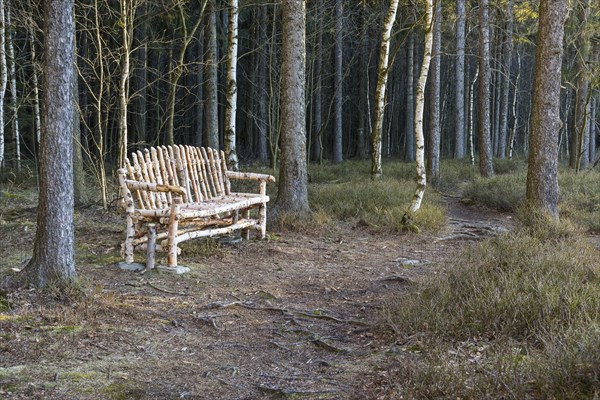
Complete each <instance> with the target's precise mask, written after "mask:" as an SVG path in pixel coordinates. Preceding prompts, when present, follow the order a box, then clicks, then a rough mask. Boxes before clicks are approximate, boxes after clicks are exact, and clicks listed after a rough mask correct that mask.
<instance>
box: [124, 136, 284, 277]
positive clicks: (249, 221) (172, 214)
mask: <svg viewBox="0 0 600 400" xmlns="http://www.w3.org/2000/svg"><path fill="white" fill-rule="evenodd" d="M118 176H119V185H120V187H121V192H122V194H123V201H124V206H125V212H126V216H127V228H126V238H125V241H124V243H123V245H122V256H123V257H124V259H125V262H124V263H121V267H125V268H126V267H127V266H129V267H131V268H129V269H139V268H143V266H141V265H140V264H134V260H133V254H134V250H140V251H144V250H145V251H146V256H147V264H146V269H150V268H153V267H154V253H155V251H162V252H166V253H167V260H168V262H167V266H166V267H160V268H161V269H165V270H168V271H171V272H176V273H184V272H187V271H189V268H186V267H182V266H179V265H178V264H177V256H178V254H179V253H180V252H181V249H180V248H179V246H178V245H179V243H182V242H185V241H186V240H190V239H195V238H201V237H210V236H217V235H224V234H228V233H231V232H233V231H236V230H241V231H242V236H243V237H245V238H246V239H248V238H249V233H250V230H255V231H257V234H258V236H259V237H260V238H264V237H265V234H266V223H267V202H268V201H269V196H267V194H266V191H267V183H268V182H275V178H274V177H273V176H271V175H264V174H255V173H248V172H233V171H228V170H227V165H226V162H225V157H224V154H223V152H219V151H217V150H214V149H211V148H204V147H192V146H159V147H151V148H147V149H145V150H144V151H143V152H142V151H137V152H134V153H132V154H131V160H130V159H126V160H125V166H124V168H121V169H119V171H118ZM231 180H253V181H257V182H258V193H234V192H232V191H231V184H230V181H231Z"/></svg>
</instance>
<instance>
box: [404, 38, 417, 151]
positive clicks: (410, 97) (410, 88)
mask: <svg viewBox="0 0 600 400" xmlns="http://www.w3.org/2000/svg"><path fill="white" fill-rule="evenodd" d="M407 52H408V54H407V58H406V59H407V61H406V67H407V68H406V69H407V71H406V133H405V148H404V152H405V153H404V160H405V161H414V160H415V91H414V79H415V34H414V33H413V32H410V33H409V34H408V46H407Z"/></svg>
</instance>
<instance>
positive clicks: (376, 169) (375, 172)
mask: <svg viewBox="0 0 600 400" xmlns="http://www.w3.org/2000/svg"><path fill="white" fill-rule="evenodd" d="M397 11H398V0H390V7H389V9H388V12H387V14H386V17H385V22H384V24H383V32H382V36H381V48H380V50H379V68H378V71H377V86H376V88H375V123H374V125H373V132H372V134H371V178H373V179H377V178H379V177H380V176H381V174H382V169H381V137H382V134H383V119H384V116H385V100H386V96H385V91H386V86H387V80H388V75H389V58H390V41H391V36H392V28H393V26H394V21H395V20H396V13H397Z"/></svg>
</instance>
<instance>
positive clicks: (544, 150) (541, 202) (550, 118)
mask: <svg viewBox="0 0 600 400" xmlns="http://www.w3.org/2000/svg"><path fill="white" fill-rule="evenodd" d="M566 16H567V1H566V0H541V1H540V11H539V26H538V33H537V41H536V44H537V50H536V57H535V60H536V61H535V73H534V78H533V93H534V95H533V101H532V109H531V136H530V146H529V164H528V169H527V194H526V198H527V203H528V206H529V207H531V208H532V209H534V210H541V211H543V212H545V213H547V214H548V215H549V216H550V217H552V218H554V219H556V220H558V217H559V216H558V134H559V132H560V78H561V67H562V54H563V32H564V23H565V19H566Z"/></svg>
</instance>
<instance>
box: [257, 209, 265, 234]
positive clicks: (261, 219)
mask: <svg viewBox="0 0 600 400" xmlns="http://www.w3.org/2000/svg"><path fill="white" fill-rule="evenodd" d="M258 223H259V224H260V238H261V239H264V238H265V237H266V236H267V204H266V203H263V204H261V205H260V207H258Z"/></svg>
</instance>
